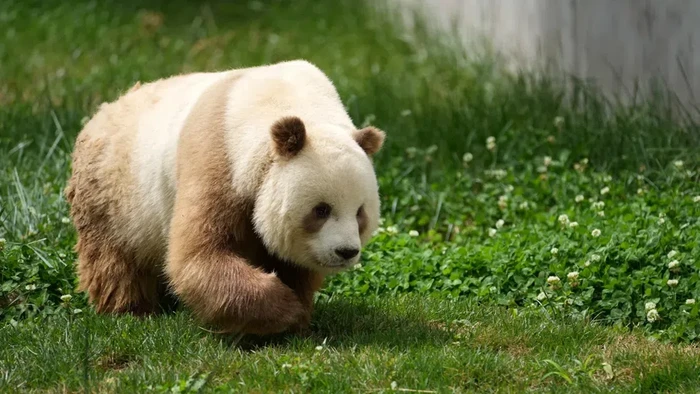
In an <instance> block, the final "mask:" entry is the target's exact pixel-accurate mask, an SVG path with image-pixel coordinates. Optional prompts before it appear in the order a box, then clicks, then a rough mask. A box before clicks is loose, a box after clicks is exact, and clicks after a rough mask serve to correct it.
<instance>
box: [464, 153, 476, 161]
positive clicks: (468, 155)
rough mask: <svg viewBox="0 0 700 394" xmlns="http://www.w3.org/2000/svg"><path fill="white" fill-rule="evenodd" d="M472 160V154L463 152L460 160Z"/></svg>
mask: <svg viewBox="0 0 700 394" xmlns="http://www.w3.org/2000/svg"><path fill="white" fill-rule="evenodd" d="M472 160H474V155H472V154H471V153H469V152H467V153H465V154H464V156H462V161H463V162H465V163H469V162H471V161H472Z"/></svg>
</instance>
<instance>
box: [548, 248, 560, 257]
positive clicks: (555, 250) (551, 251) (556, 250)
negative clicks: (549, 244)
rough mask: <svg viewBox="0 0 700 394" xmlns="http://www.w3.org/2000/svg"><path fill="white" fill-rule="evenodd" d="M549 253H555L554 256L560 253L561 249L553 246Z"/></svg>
mask: <svg viewBox="0 0 700 394" xmlns="http://www.w3.org/2000/svg"><path fill="white" fill-rule="evenodd" d="M549 253H551V254H553V255H554V256H556V255H558V254H559V249H558V248H552V249H551V250H550V251H549Z"/></svg>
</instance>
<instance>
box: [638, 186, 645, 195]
mask: <svg viewBox="0 0 700 394" xmlns="http://www.w3.org/2000/svg"><path fill="white" fill-rule="evenodd" d="M637 194H639V195H640V196H641V195H642V194H644V189H642V188H641V187H640V188H639V189H637Z"/></svg>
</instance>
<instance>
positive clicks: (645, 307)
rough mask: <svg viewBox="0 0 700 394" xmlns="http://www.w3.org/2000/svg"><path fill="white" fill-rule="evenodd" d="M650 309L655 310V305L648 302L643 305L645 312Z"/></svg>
mask: <svg viewBox="0 0 700 394" xmlns="http://www.w3.org/2000/svg"><path fill="white" fill-rule="evenodd" d="M652 309H656V303H654V302H651V301H650V302H647V303H646V304H644V310H645V311H650V310H652Z"/></svg>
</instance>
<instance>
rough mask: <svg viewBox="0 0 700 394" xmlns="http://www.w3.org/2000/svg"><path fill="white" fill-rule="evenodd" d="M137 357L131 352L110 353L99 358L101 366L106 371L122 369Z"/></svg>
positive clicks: (98, 361) (98, 363) (98, 362)
mask: <svg viewBox="0 0 700 394" xmlns="http://www.w3.org/2000/svg"><path fill="white" fill-rule="evenodd" d="M135 360H136V358H135V357H134V356H133V355H131V354H119V353H110V354H107V355H104V356H102V357H100V358H99V359H98V360H97V365H98V367H99V368H101V369H102V370H105V371H122V370H124V369H126V368H128V367H129V366H131V364H133V363H134V361H135Z"/></svg>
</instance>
